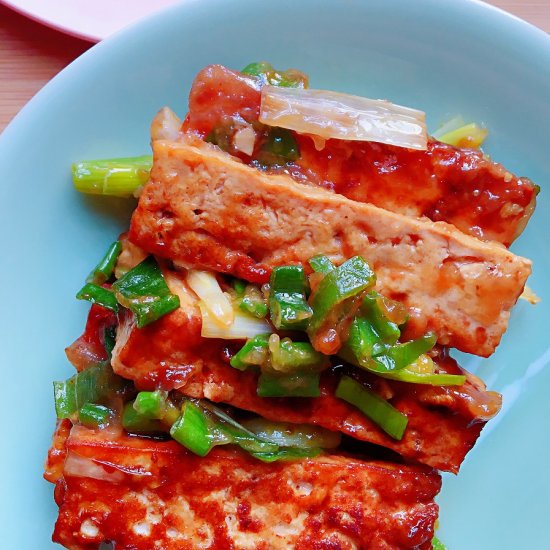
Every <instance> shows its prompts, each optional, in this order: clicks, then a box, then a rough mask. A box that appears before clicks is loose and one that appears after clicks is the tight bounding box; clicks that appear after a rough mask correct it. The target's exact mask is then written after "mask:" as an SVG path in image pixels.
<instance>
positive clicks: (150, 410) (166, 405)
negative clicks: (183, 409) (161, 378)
mask: <svg viewBox="0 0 550 550" xmlns="http://www.w3.org/2000/svg"><path fill="white" fill-rule="evenodd" d="M134 409H135V410H136V412H137V413H138V414H140V415H142V416H144V417H145V418H150V419H156V420H162V421H163V422H164V423H165V424H166V425H167V426H168V427H170V426H171V425H172V424H173V423H174V422H175V421H176V420H177V419H178V417H179V415H180V411H179V410H178V408H177V407H176V406H175V405H174V404H173V403H172V402H171V401H170V400H169V399H168V393H167V392H165V391H162V390H155V391H140V392H139V393H138V394H137V396H136V399H135V400H134Z"/></svg>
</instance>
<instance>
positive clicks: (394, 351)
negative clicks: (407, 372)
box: [372, 333, 437, 372]
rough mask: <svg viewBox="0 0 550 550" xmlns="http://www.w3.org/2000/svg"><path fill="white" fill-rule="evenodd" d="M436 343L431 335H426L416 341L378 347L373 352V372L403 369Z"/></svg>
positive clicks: (433, 335)
mask: <svg viewBox="0 0 550 550" xmlns="http://www.w3.org/2000/svg"><path fill="white" fill-rule="evenodd" d="M436 341H437V337H436V335H435V334H433V333H428V334H426V335H424V336H422V337H421V338H418V339H417V340H412V341H410V342H405V343H404V344H396V345H394V346H380V350H379V351H377V350H376V349H375V350H373V357H374V359H375V364H376V367H372V370H373V371H375V372H388V371H397V370H401V369H404V368H405V367H406V366H408V365H410V364H411V363H413V362H414V361H416V360H417V359H418V358H419V357H420V356H421V355H422V354H423V353H426V352H427V351H430V350H431V349H432V348H433V347H434V346H435V343H436Z"/></svg>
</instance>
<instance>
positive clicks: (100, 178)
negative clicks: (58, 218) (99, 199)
mask: <svg viewBox="0 0 550 550" xmlns="http://www.w3.org/2000/svg"><path fill="white" fill-rule="evenodd" d="M152 165H153V157H151V156H150V155H145V156H141V157H132V158H118V159H107V160H88V161H83V162H76V163H74V164H73V165H72V175H73V184H74V186H75V188H76V189H77V191H80V192H81V193H87V194H91V195H110V196H113V197H131V196H133V194H134V193H135V192H136V191H137V190H138V189H139V188H140V187H141V186H142V185H143V184H145V183H146V182H147V181H148V180H149V172H150V171H151V167H152Z"/></svg>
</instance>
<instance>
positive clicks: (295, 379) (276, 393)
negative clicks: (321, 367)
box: [257, 372, 321, 397]
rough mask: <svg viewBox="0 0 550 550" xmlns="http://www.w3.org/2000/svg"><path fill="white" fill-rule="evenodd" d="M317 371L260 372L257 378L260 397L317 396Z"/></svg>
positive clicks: (318, 391)
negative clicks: (293, 372) (294, 372)
mask: <svg viewBox="0 0 550 550" xmlns="http://www.w3.org/2000/svg"><path fill="white" fill-rule="evenodd" d="M319 378H320V374H319V373H314V372H300V373H296V374H284V375H280V374H271V373H265V372H262V373H261V374H260V377H259V378H258V388H257V393H258V395H259V396H260V397H319V396H320V395H321V392H320V390H319Z"/></svg>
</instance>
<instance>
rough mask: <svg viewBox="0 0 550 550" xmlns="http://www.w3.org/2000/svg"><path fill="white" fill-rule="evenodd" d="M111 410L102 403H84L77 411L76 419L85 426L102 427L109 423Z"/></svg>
mask: <svg viewBox="0 0 550 550" xmlns="http://www.w3.org/2000/svg"><path fill="white" fill-rule="evenodd" d="M112 414H113V412H112V411H111V409H109V408H108V407H105V406H104V405H97V404H95V403H84V405H82V407H80V411H79V412H78V420H79V421H80V423H81V424H83V425H84V426H86V427H87V428H104V427H105V426H107V424H109V420H110V418H111V416H112Z"/></svg>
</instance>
